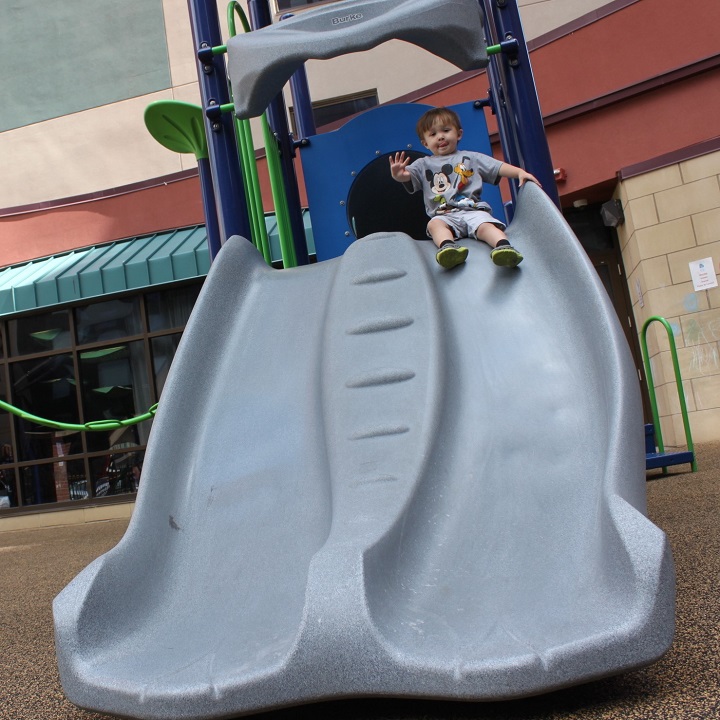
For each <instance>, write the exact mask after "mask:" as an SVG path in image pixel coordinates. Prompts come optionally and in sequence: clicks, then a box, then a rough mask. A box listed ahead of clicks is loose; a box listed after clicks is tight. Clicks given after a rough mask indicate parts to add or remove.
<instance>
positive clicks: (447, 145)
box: [422, 120, 462, 155]
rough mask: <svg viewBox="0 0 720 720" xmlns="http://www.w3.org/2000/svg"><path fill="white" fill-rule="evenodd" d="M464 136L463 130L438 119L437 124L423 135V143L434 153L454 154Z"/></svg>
mask: <svg viewBox="0 0 720 720" xmlns="http://www.w3.org/2000/svg"><path fill="white" fill-rule="evenodd" d="M461 137H462V130H458V128H456V127H455V126H454V125H451V124H450V123H447V122H441V121H439V120H437V121H436V122H435V124H434V125H433V126H432V127H431V128H430V129H429V130H428V131H427V132H426V133H425V134H424V135H423V141H422V144H423V145H424V146H425V147H426V148H427V149H428V150H429V151H430V152H431V153H432V154H433V155H452V154H453V153H454V152H455V151H456V150H457V146H458V142H459V141H460V138H461Z"/></svg>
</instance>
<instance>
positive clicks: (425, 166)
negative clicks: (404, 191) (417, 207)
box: [407, 150, 502, 217]
mask: <svg viewBox="0 0 720 720" xmlns="http://www.w3.org/2000/svg"><path fill="white" fill-rule="evenodd" d="M501 165H502V162H500V160H496V159H495V158H493V157H490V156H489V155H484V154H483V153H479V152H473V151H472V150H458V151H457V152H455V153H454V154H452V155H445V156H441V155H428V156H427V157H421V158H418V159H417V160H415V162H413V163H411V164H410V165H408V167H407V170H408V172H409V173H410V176H411V178H412V190H410V189H409V188H408V190H409V191H410V192H417V191H418V190H422V193H423V199H424V200H425V211H426V212H427V214H428V215H429V216H430V217H435V215H444V214H445V213H448V212H456V211H458V210H487V211H488V212H490V206H489V205H488V204H487V203H486V202H482V201H481V200H480V195H481V194H482V186H483V180H484V181H485V182H489V183H492V184H493V185H497V183H498V182H499V181H500V176H499V175H498V173H499V171H500V166H501Z"/></svg>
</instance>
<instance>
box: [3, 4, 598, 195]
mask: <svg viewBox="0 0 720 720" xmlns="http://www.w3.org/2000/svg"><path fill="white" fill-rule="evenodd" d="M605 4H607V0H544V2H541V3H538V2H537V1H536V0H520V2H519V6H520V9H521V13H522V17H523V25H524V30H525V34H526V37H527V39H532V38H534V37H537V36H538V35H540V34H542V33H545V32H548V31H549V30H552V29H554V28H556V27H559V26H560V25H563V24H565V23H568V22H570V21H572V20H575V19H576V18H578V17H580V16H581V15H583V14H585V13H587V12H590V11H591V10H594V9H596V8H598V7H601V6H603V5H605ZM226 6H227V2H226V0H218V9H219V10H218V11H219V17H220V20H221V26H222V27H223V36H224V37H227V30H226V20H225V16H226V11H225V8H226ZM163 9H164V19H165V32H166V37H167V47H168V61H169V64H170V74H171V78H172V87H171V88H168V89H167V90H166V91H164V92H160V93H155V94H154V95H146V96H141V97H136V98H132V99H128V100H126V101H124V102H120V103H114V104H112V105H107V106H104V107H98V108H93V109H90V110H86V111H84V112H79V113H75V114H73V115H68V116H66V117H60V118H55V119H52V120H48V121H46V122H41V123H35V124H33V125H29V126H26V127H21V128H17V129H15V130H10V131H8V132H4V133H0V157H2V158H3V172H2V173H1V174H0V198H2V199H1V200H0V207H2V208H11V207H16V206H23V205H28V204H32V203H39V202H45V201H49V200H57V199H61V198H67V197H72V196H75V195H83V194H86V193H91V192H95V191H98V190H106V189H109V188H115V187H121V186H123V185H127V184H131V183H136V182H142V181H144V180H147V179H150V178H155V177H160V176H163V175H167V174H171V173H174V172H179V171H181V170H185V169H188V168H191V167H193V166H194V165H195V158H194V157H193V156H192V155H184V156H179V155H175V154H174V153H171V152H170V151H169V150H166V149H165V148H163V147H161V146H160V145H158V144H157V143H156V142H155V141H154V140H152V139H151V138H150V136H149V135H148V133H147V131H146V130H145V126H144V122H143V113H144V110H145V107H146V106H147V105H148V104H149V103H150V102H152V101H153V100H157V99H176V100H182V101H185V102H192V103H199V97H200V94H199V90H198V84H197V75H196V68H195V60H194V55H193V47H192V45H193V43H192V35H191V31H190V21H189V17H188V10H187V0H163ZM456 71H457V70H456V68H454V67H453V66H452V65H450V64H449V63H447V62H445V61H444V60H441V59H440V58H436V57H434V56H432V55H430V54H429V53H426V52H424V51H421V50H419V49H418V48H415V47H414V46H411V45H408V44H407V43H402V42H397V41H393V42H390V43H386V44H385V45H382V46H381V47H379V48H375V49H374V50H371V51H369V52H367V53H359V54H353V55H350V56H345V57H342V58H337V59H333V60H328V61H314V62H311V63H309V70H308V75H309V81H310V87H311V92H312V96H313V99H315V100H321V99H327V98H332V97H337V96H341V95H347V94H351V93H355V92H359V91H364V90H369V89H375V88H376V89H377V91H378V95H379V98H380V101H381V102H385V101H388V100H391V99H392V98H395V97H398V96H401V95H404V94H406V93H409V92H411V91H413V90H416V89H418V88H420V87H423V86H425V85H429V84H431V83H434V82H436V81H439V80H441V79H443V78H445V77H447V76H449V75H452V74H454V73H455V72H456ZM254 135H255V138H256V144H257V145H258V146H259V145H260V144H261V143H260V133H259V132H254Z"/></svg>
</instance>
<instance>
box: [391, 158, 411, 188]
mask: <svg viewBox="0 0 720 720" xmlns="http://www.w3.org/2000/svg"><path fill="white" fill-rule="evenodd" d="M409 164H410V158H409V157H408V156H407V155H406V154H405V153H404V152H396V153H395V154H394V155H390V174H391V175H392V178H393V180H397V182H399V183H409V182H411V181H412V176H411V175H410V173H409V172H408V170H407V166H408V165H409Z"/></svg>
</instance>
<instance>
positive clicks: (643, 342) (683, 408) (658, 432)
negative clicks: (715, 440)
mask: <svg viewBox="0 0 720 720" xmlns="http://www.w3.org/2000/svg"><path fill="white" fill-rule="evenodd" d="M654 322H659V323H662V325H663V326H664V327H665V330H666V331H667V336H668V342H669V343H670V355H671V356H672V363H673V370H674V372H675V384H676V386H677V392H678V399H679V400H680V412H681V414H682V419H683V426H684V428H685V442H686V443H687V448H688V450H689V451H690V452H691V453H693V461H692V471H693V472H695V471H696V470H697V460H696V459H695V449H694V446H693V440H692V432H691V431H690V419H689V417H688V411H687V403H686V401H685V390H684V389H683V386H682V376H681V374H680V363H679V362H678V354H677V347H676V346H675V334H674V333H673V330H672V327H671V326H670V323H669V322H668V321H667V320H666V319H665V318H664V317H660V316H659V315H653V317H650V318H648V319H647V320H646V321H645V324H644V325H643V328H642V332H641V334H640V346H641V350H642V356H643V364H644V366H645V379H646V380H647V386H648V394H649V395H650V408H651V410H652V416H653V426H654V427H655V440H656V442H657V448H658V452H660V453H664V452H665V445H664V443H663V437H662V428H661V427H660V415H659V414H658V407H657V398H656V397H655V383H654V381H653V374H652V367H651V366H650V355H649V353H648V347H647V330H648V327H649V326H650V325H651V324H652V323H654ZM663 472H667V468H663Z"/></svg>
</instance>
